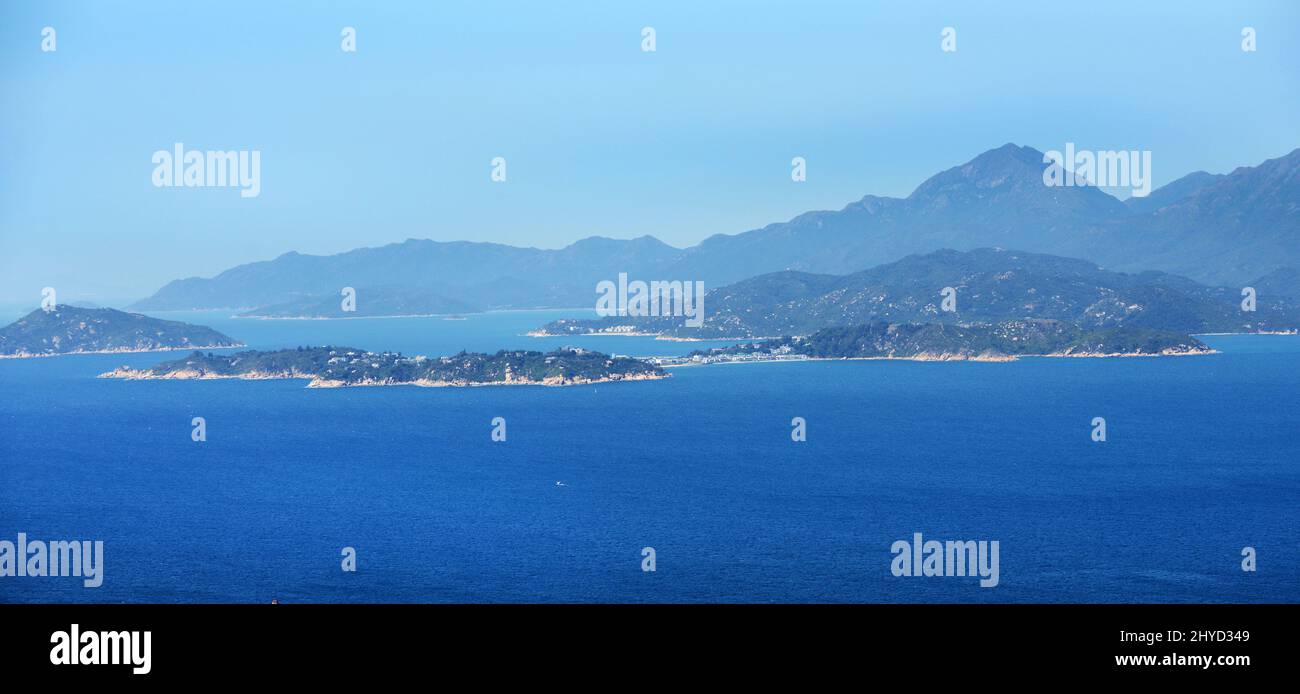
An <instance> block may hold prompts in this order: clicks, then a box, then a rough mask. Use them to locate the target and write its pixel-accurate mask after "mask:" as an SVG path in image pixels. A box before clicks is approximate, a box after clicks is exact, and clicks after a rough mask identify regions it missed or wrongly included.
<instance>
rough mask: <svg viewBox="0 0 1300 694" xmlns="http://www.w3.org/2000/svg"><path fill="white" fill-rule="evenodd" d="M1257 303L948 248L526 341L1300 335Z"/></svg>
mask: <svg viewBox="0 0 1300 694" xmlns="http://www.w3.org/2000/svg"><path fill="white" fill-rule="evenodd" d="M945 297H948V298H949V301H948V302H945ZM1256 298H1257V301H1256V304H1255V305H1253V306H1251V309H1250V310H1244V309H1243V301H1242V299H1243V293H1242V288H1240V287H1211V286H1206V285H1202V284H1199V283H1197V282H1194V281H1192V280H1190V279H1187V278H1185V277H1179V276H1176V275H1170V274H1166V273H1161V272H1143V273H1138V274H1126V273H1121V272H1114V271H1111V270H1106V269H1103V268H1101V267H1099V266H1097V265H1095V264H1093V263H1089V262H1087V261H1083V260H1076V259H1072V258H1062V257H1058V256H1051V255H1044V254H1039V253H1024V252H1020V251H1008V250H1004V249H998V248H983V249H976V250H972V251H953V250H941V251H935V252H933V253H927V254H924V255H913V256H908V257H906V258H903V259H902V260H899V261H896V262H893V263H887V264H885V265H880V266H877V267H874V268H870V269H867V270H863V271H861V272H857V273H853V274H851V275H819V274H812V273H807V272H798V271H793V270H789V271H783V272H775V273H769V274H766V275H759V276H757V277H751V278H749V279H747V280H742V281H740V282H736V283H734V284H730V285H726V286H723V287H718V288H715V289H713V290H712V291H710V292H709V293H708V294H706V295H705V298H704V306H705V311H704V313H705V316H704V320H703V323H702V324H701V325H699V326H698V327H691V326H687V325H685V321H684V319H683V318H682V317H681V316H662V315H661V316H651V315H628V316H605V317H601V318H567V319H561V320H556V321H552V322H550V323H547V324H546V325H543V326H540V327H539V328H537V329H536V330H534V331H532V332H530V333H529V334H530V335H534V336H566V337H576V336H583V335H642V336H644V335H654V336H657V337H660V338H662V339H679V340H692V339H695V340H704V339H707V340H755V339H764V338H771V337H778V336H781V335H805V336H807V335H812V334H813V333H815V332H816V331H818V330H820V329H822V328H831V327H840V326H852V325H866V324H871V323H875V322H877V321H886V322H888V323H898V324H905V323H947V324H969V323H995V322H997V321H1002V320H1013V319H1031V318H1038V319H1053V320H1059V321H1065V322H1068V323H1072V324H1074V325H1077V326H1079V327H1080V328H1082V329H1084V330H1101V329H1106V328H1116V327H1134V328H1142V329H1149V330H1164V331H1170V332H1177V333H1181V334H1183V335H1195V334H1205V333H1268V332H1288V331H1292V330H1295V329H1297V328H1300V300H1296V299H1293V298H1291V297H1288V296H1283V295H1277V294H1269V293H1262V294H1258V295H1257V297H1256ZM629 313H632V314H637V313H638V312H636V311H629ZM641 313H642V314H643V313H644V312H641Z"/></svg>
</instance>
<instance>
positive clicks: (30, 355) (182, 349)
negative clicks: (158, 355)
mask: <svg viewBox="0 0 1300 694" xmlns="http://www.w3.org/2000/svg"><path fill="white" fill-rule="evenodd" d="M247 346H248V345H246V344H244V343H242V342H237V343H235V344H233V345H186V346H184V347H155V348H151V349H135V348H127V347H123V348H119V349H86V350H74V351H70V352H39V353H36V352H18V353H15V354H0V359H37V358H41V357H68V356H73V355H77V354H148V353H150V352H191V351H194V350H196V349H201V350H212V349H238V348H240V347H247Z"/></svg>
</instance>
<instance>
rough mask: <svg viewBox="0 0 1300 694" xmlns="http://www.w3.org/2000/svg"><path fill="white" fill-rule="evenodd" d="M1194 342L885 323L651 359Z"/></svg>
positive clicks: (1053, 351)
mask: <svg viewBox="0 0 1300 694" xmlns="http://www.w3.org/2000/svg"><path fill="white" fill-rule="evenodd" d="M1214 351H1215V350H1213V349H1211V348H1210V347H1208V346H1207V345H1205V343H1203V342H1201V341H1200V340H1197V339H1196V338H1194V337H1190V336H1187V335H1183V334H1180V333H1176V332H1170V331H1163V330H1149V329H1145V328H1133V327H1120V328H1109V329H1104V330H1091V331H1089V330H1082V329H1080V328H1078V327H1077V326H1074V325H1072V324H1070V323H1066V322H1064V321H1058V320H1050V319H1024V320H1009V321H1000V322H997V323H992V324H973V325H953V324H944V323H922V324H916V323H888V322H883V321H881V322H875V323H869V324H865V325H856V326H848V327H837V328H826V329H823V330H819V331H817V332H815V333H813V334H812V335H809V336H806V337H804V336H794V337H780V338H774V339H768V340H759V341H754V342H748V343H743V344H738V345H731V346H729V347H716V348H713V349H708V350H696V351H694V352H691V353H690V354H689V355H687V356H685V357H664V358H659V359H656V360H655V363H656V364H658V365H659V366H683V365H688V364H715V363H728V362H746V361H783V360H807V359H908V360H914V361H1012V360H1015V359H1017V358H1019V357H1025V356H1041V357H1114V356H1173V355H1192V354H1212V353H1214Z"/></svg>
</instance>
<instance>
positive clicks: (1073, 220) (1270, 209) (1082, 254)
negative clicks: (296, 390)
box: [133, 144, 1300, 316]
mask: <svg viewBox="0 0 1300 694" xmlns="http://www.w3.org/2000/svg"><path fill="white" fill-rule="evenodd" d="M1158 165H1159V164H1158V160H1157V166H1158ZM1047 166H1048V165H1047V164H1045V163H1044V162H1043V154H1042V152H1039V151H1038V150H1035V149H1033V148H1030V147H1020V146H1016V145H1013V144H1007V145H1004V146H1002V147H999V148H997V149H994V150H990V151H988V152H985V153H983V154H981V155H979V156H978V157H976V158H975V159H973V160H971V161H970V162H967V163H966V164H963V165H961V166H958V167H954V168H952V169H949V170H947V171H944V172H942V173H939V174H937V175H935V176H933V177H931V178H930V179H929V180H927V181H925V182H924V183H922V184H921V185H920V186H918V187H917V188H916V190H915V191H913V193H912V194H911V195H909V196H908V197H907V198H902V199H899V198H887V197H877V196H872V195H868V196H866V197H864V198H862V199H861V200H859V201H857V202H854V203H851V204H849V205H847V206H846V207H844V208H843V209H841V210H838V211H819V212H808V213H805V214H802V215H799V216H797V217H795V218H794V219H792V220H790V221H788V222H783V223H779V224H771V225H768V226H766V227H763V228H761V229H755V230H753V231H748V232H744V233H741V234H735V235H722V234H719V235H715V236H711V237H709V238H708V239H705V240H704V241H703V242H701V243H700V244H699V245H697V246H693V247H691V248H686V249H678V248H673V247H671V246H668V245H666V244H664V243H662V242H661V241H659V240H657V239H655V238H653V237H650V236H643V237H640V238H636V239H631V240H626V241H623V240H614V239H608V238H601V237H592V238H587V239H583V240H582V241H578V242H577V243H574V244H572V245H570V246H568V247H566V248H563V249H560V250H542V249H537V248H518V247H513V246H506V245H501V244H493V243H473V242H465V241H458V242H437V241H429V240H417V239H410V240H407V241H405V242H402V243H395V244H390V245H387V246H381V247H377V248H361V249H357V250H353V251H348V252H346V253H340V254H337V255H331V256H307V255H302V254H299V253H296V252H291V253H286V254H285V255H282V256H280V257H278V258H276V259H274V260H269V261H263V262H257V263H250V264H247V265H240V266H238V267H235V268H232V269H230V270H227V271H225V272H222V273H221V274H219V275H217V276H216V277H213V278H211V279H202V278H190V279H184V280H177V281H174V282H171V283H169V284H167V285H166V286H164V287H163V288H162V289H160V290H159V291H158V292H157V293H156V294H154V295H153V296H151V297H149V298H147V299H144V300H142V301H140V302H138V303H136V304H135V305H134V306H133V307H134V308H136V309H140V310H168V309H203V308H241V309H245V310H250V311H251V312H252V314H254V315H287V314H290V313H295V312H302V313H303V314H304V315H321V316H333V315H337V316H342V315H345V314H344V313H343V312H342V311H341V310H340V309H339V300H338V297H339V291H340V289H341V288H343V287H349V286H350V287H354V288H356V290H357V294H358V301H357V312H358V313H363V311H364V312H365V313H366V314H369V315H377V314H376V313H375V311H376V310H378V311H379V312H380V313H382V314H385V315H392V313H391V312H392V311H408V310H411V309H418V310H427V311H429V312H443V311H442V309H446V310H447V312H467V311H468V310H471V309H474V308H477V309H501V308H536V307H572V306H588V305H593V304H594V300H595V286H596V284H597V283H598V282H600V281H602V280H612V279H614V278H615V277H617V275H618V273H628V275H629V276H630V277H632V278H633V279H643V280H652V279H662V280H702V281H704V282H705V285H706V287H719V286H723V285H726V284H730V283H733V282H737V281H739V280H742V279H745V278H748V277H753V276H756V275H760V274H764V273H770V272H774V271H780V270H795V271H802V272H810V273H831V274H848V273H852V272H857V271H859V270H862V269H863V268H867V267H872V266H875V265H879V264H882V263H888V262H892V261H895V260H898V259H900V258H903V257H905V256H907V255H910V254H916V253H926V252H929V251H934V250H937V249H941V248H951V249H956V250H971V249H976V248H982V247H990V246H999V247H1004V248H1017V249H1022V250H1024V251H1027V252H1037V253H1049V254H1053V255H1059V256H1065V257H1073V258H1084V259H1087V260H1090V261H1093V262H1095V263H1099V264H1101V265H1103V266H1105V267H1107V268H1108V269H1112V270H1122V271H1129V272H1138V271H1143V270H1161V271H1165V272H1170V273H1175V274H1178V275H1183V276H1186V277H1189V278H1191V279H1194V280H1196V281H1199V282H1202V283H1206V284H1210V285H1216V286H1218V285H1222V286H1229V287H1237V288H1240V287H1243V286H1247V285H1251V284H1252V283H1256V282H1258V283H1259V284H1261V285H1264V286H1266V287H1267V288H1268V289H1267V293H1274V294H1286V295H1291V296H1300V270H1297V269H1296V268H1300V149H1297V150H1295V151H1292V152H1291V153H1290V154H1287V155H1286V156H1283V157H1280V158H1277V159H1270V160H1268V161H1265V162H1263V163H1262V164H1259V165H1258V166H1254V167H1242V168H1238V169H1236V170H1235V171H1233V172H1231V173H1228V174H1221V175H1215V174H1209V173H1205V172H1196V173H1192V174H1189V175H1187V176H1184V177H1182V178H1180V179H1178V180H1176V181H1173V182H1172V183H1170V184H1168V185H1166V186H1164V187H1162V188H1159V189H1157V190H1155V191H1153V192H1152V194H1151V195H1149V196H1147V197H1146V198H1132V199H1130V200H1128V201H1126V202H1120V201H1119V200H1118V199H1116V198H1114V197H1112V196H1110V195H1108V194H1106V193H1104V192H1102V191H1101V190H1099V189H1097V188H1095V187H1090V186H1074V187H1049V186H1047V185H1045V184H1044V183H1043V171H1044V169H1045V168H1046V167H1047ZM366 297H370V300H373V301H375V302H376V303H377V304H379V306H378V309H375V308H373V307H372V308H370V309H366V308H364V306H365V302H366V301H367V299H366Z"/></svg>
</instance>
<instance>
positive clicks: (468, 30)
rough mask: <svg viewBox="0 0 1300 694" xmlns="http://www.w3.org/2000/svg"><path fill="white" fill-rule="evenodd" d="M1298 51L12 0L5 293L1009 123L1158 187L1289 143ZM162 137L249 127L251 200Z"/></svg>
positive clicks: (1120, 36)
mask: <svg viewBox="0 0 1300 694" xmlns="http://www.w3.org/2000/svg"><path fill="white" fill-rule="evenodd" d="M200 5H202V6H201V7H200ZM290 5H294V6H296V7H297V9H294V8H291V7H290ZM647 25H649V26H653V27H654V28H655V29H656V31H657V44H658V45H657V48H658V50H657V51H656V52H654V53H644V52H642V51H641V50H640V46H641V28H642V27H644V26H647ZM45 26H52V27H54V28H55V29H56V31H57V42H58V43H57V51H56V52H54V53H44V52H42V51H41V50H40V43H41V30H42V27H45ZM344 26H354V27H356V29H357V32H358V51H357V52H356V53H344V52H343V51H342V50H341V49H340V40H341V38H340V31H341V29H342V27H344ZM945 26H952V27H955V28H956V30H957V47H958V50H957V52H956V53H944V52H942V51H941V50H940V32H941V30H942V29H943V28H944V27H945ZM1244 26H1252V27H1255V29H1256V30H1257V32H1258V33H1257V35H1258V51H1257V52H1255V53H1245V52H1242V50H1241V47H1240V43H1241V29H1242V27H1244ZM1298 75H1300V3H1297V2H1290V1H1286V0H1279V1H1277V2H1251V1H1236V2H1227V1H1224V2H1211V1H1206V2H1189V1H1186V0H1183V1H1180V2H1164V3H1148V2H1132V1H1131V0H1129V1H1125V2H1087V3H1064V2H1043V1H1042V0H1033V1H1028V2H979V3H976V2H967V1H965V0H961V1H953V2H896V1H888V2H863V1H856V2H850V1H844V2H812V1H806V0H805V1H799V2H795V1H793V0H791V1H789V2H781V3H777V2H759V1H755V0H745V1H743V2H706V1H702V0H695V1H691V2H667V1H664V0H656V1H644V2H629V1H626V0H606V1H604V2H576V1H575V2H548V3H539V2H535V1H534V2H502V1H486V0H483V1H478V2H456V3H448V2H413V3H410V4H409V5H408V4H406V3H397V2H364V3H327V2H297V3H287V2H284V3H281V2H250V3H241V2H229V1H222V2H211V3H198V2H178V1H176V0H169V1H168V2H158V3H153V2H122V3H108V2H75V3H72V2H50V3H46V2H42V3H37V2H21V1H17V0H12V1H6V2H4V3H3V4H0V302H18V303H25V304H29V305H30V306H32V307H35V306H36V305H37V304H38V303H39V299H40V289H41V287H43V286H46V285H51V286H54V287H56V288H57V289H59V292H60V294H59V297H60V299H61V300H77V299H83V300H90V301H98V302H101V303H113V302H119V301H122V300H125V299H135V298H139V297H141V296H144V295H147V294H149V293H152V292H153V291H154V290H155V289H157V288H158V287H159V286H161V285H162V284H163V283H165V282H166V281H168V280H170V279H174V278H178V277H188V276H195V275H199V276H210V275H212V274H215V273H217V272H219V271H221V270H223V269H226V268H228V267H230V266H233V265H236V264H239V263H244V262H249V261H254V260H262V259H269V258H272V257H275V256H277V255H279V254H281V253H283V252H286V251H289V250H297V251H300V252H305V253H335V252H339V251H344V250H348V249H351V248H355V247H358V246H373V245H381V244H385V243H389V242H393V241H401V240H403V239H406V238H409V237H420V238H432V239H440V240H458V239H466V240H475V241H497V242H503V243H510V244H517V245H530V246H538V247H544V248H557V247H561V246H564V245H566V244H568V243H571V242H573V241H575V240H577V239H579V238H582V237H585V236H590V235H605V236H613V237H619V238H630V237H634V236H640V235H642V234H652V235H654V236H657V237H658V238H660V239H663V240H664V241H666V242H668V243H670V244H673V245H677V246H686V245H691V244H694V243H696V242H698V241H700V240H701V239H703V238H705V237H706V236H709V235H711V234H715V233H737V232H740V231H744V230H747V229H751V228H755V227H759V226H762V225H765V224H768V223H770V222H775V221H784V220H786V219H788V218H790V217H792V216H794V215H796V214H798V213H800V212H803V211H806V210H809V209H825V208H832V209H838V208H840V207H842V206H843V205H844V204H846V203H848V202H850V201H852V200H856V199H858V198H860V197H861V196H862V195H864V194H867V193H875V194H888V195H898V196H903V195H906V194H907V193H909V192H910V191H911V189H912V188H914V187H915V186H916V185H917V184H918V183H920V182H921V181H922V180H924V179H925V178H926V177H928V176H929V175H931V174H933V173H935V172H937V171H939V170H941V169H944V168H947V167H950V166H953V165H956V164H959V163H961V162H964V161H966V160H968V159H970V158H971V157H973V156H975V155H977V154H979V153H980V152H982V151H984V150H987V149H990V148H993V147H996V146H999V145H1001V144H1003V143H1005V142H1016V143H1018V144H1026V145H1031V146H1034V147H1037V148H1039V149H1042V150H1047V149H1060V148H1062V147H1063V146H1064V143H1065V142H1067V141H1072V142H1075V143H1077V144H1078V145H1079V146H1080V147H1082V148H1090V149H1120V148H1123V149H1149V150H1152V152H1153V170H1154V174H1153V175H1154V179H1155V184H1156V185H1160V184H1163V183H1167V182H1168V181H1170V180H1172V179H1174V178H1177V177H1179V176H1181V175H1183V174H1186V173H1188V172H1189V171H1192V170H1196V169H1206V170H1209V171H1213V172H1226V171H1230V170H1231V169H1233V168H1234V167H1237V166H1241V165H1253V164H1256V163H1258V162H1260V161H1261V160H1263V159H1267V158H1272V157H1276V156H1280V155H1282V154H1284V153H1286V152H1288V151H1290V150H1292V149H1294V148H1295V147H1297V146H1300V89H1298V88H1297V87H1298V86H1300V78H1298ZM175 142H183V143H185V144H186V145H187V147H191V148H197V149H204V150H206V149H223V150H228V149H257V150H261V152H262V164H261V188H262V190H261V195H260V196H259V197H257V198H250V199H244V198H241V197H240V196H239V194H238V192H237V191H235V190H231V189H193V188H191V189H183V188H171V189H169V188H155V187H153V185H152V184H151V180H150V175H151V173H152V171H153V164H152V163H151V161H150V158H151V156H152V154H153V152H154V151H155V150H159V149H170V148H171V146H172V144H173V143H175ZM495 156H504V157H506V158H507V161H508V166H509V169H508V171H509V180H508V182H506V183H504V184H494V183H492V182H491V181H490V180H489V173H490V165H489V162H490V160H491V159H492V158H493V157H495ZM793 156H804V157H806V158H807V160H808V180H807V182H806V183H802V184H795V183H792V182H791V181H790V159H791V157H793Z"/></svg>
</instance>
